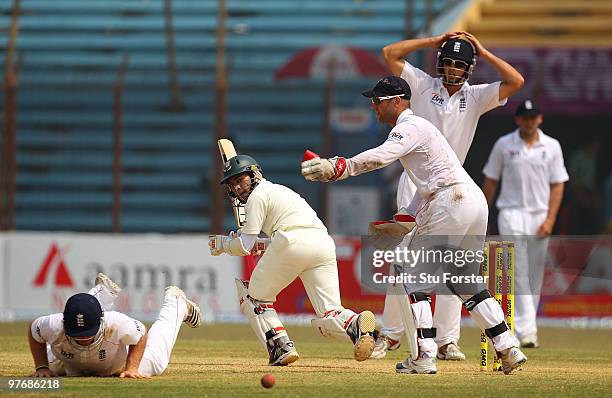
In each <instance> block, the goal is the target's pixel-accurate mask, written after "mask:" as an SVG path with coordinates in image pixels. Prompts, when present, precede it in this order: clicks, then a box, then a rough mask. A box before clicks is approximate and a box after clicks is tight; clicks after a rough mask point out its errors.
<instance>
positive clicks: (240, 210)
mask: <svg viewBox="0 0 612 398" xmlns="http://www.w3.org/2000/svg"><path fill="white" fill-rule="evenodd" d="M217 144H218V145H219V153H220V154H221V160H222V162H223V164H224V165H225V163H227V161H229V160H230V159H231V158H233V157H235V156H236V155H237V153H236V148H234V144H233V143H232V141H230V140H228V139H227V138H221V139H220V140H219V141H217ZM231 201H232V211H233V212H234V218H235V219H236V225H237V226H238V228H242V226H243V225H244V220H245V213H244V206H242V205H241V204H240V201H239V200H238V199H236V198H231Z"/></svg>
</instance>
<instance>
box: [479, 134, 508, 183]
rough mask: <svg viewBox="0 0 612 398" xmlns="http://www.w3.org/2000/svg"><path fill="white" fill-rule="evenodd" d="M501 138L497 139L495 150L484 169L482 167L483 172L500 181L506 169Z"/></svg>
mask: <svg viewBox="0 0 612 398" xmlns="http://www.w3.org/2000/svg"><path fill="white" fill-rule="evenodd" d="M500 141H501V139H499V140H497V142H496V143H495V145H493V150H492V151H491V154H490V155H489V160H488V161H487V164H485V167H484V169H482V173H483V174H484V175H485V176H487V177H488V178H490V179H492V180H495V181H499V180H500V178H501V175H502V171H503V169H504V154H503V151H502V148H501V144H500Z"/></svg>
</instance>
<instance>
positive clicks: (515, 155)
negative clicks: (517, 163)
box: [509, 151, 521, 159]
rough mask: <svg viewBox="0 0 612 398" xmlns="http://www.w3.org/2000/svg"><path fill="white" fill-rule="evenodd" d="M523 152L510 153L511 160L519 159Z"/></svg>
mask: <svg viewBox="0 0 612 398" xmlns="http://www.w3.org/2000/svg"><path fill="white" fill-rule="evenodd" d="M520 153H521V151H509V154H510V159H514V158H517V157H518V156H519V155H520Z"/></svg>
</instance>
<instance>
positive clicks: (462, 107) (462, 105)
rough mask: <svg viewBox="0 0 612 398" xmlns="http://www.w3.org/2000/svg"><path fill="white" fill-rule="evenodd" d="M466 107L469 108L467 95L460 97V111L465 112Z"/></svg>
mask: <svg viewBox="0 0 612 398" xmlns="http://www.w3.org/2000/svg"><path fill="white" fill-rule="evenodd" d="M466 109H467V101H466V100H465V97H461V98H460V99H459V112H465V110H466Z"/></svg>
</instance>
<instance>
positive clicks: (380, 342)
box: [370, 333, 401, 359]
mask: <svg viewBox="0 0 612 398" xmlns="http://www.w3.org/2000/svg"><path fill="white" fill-rule="evenodd" d="M400 345H401V343H400V341H399V340H395V339H392V338H391V337H389V336H387V335H384V334H382V333H380V334H379V335H378V336H377V337H376V342H375V343H374V351H372V355H370V358H373V359H383V358H384V357H385V356H386V355H387V351H395V350H397V349H398V348H400Z"/></svg>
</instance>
